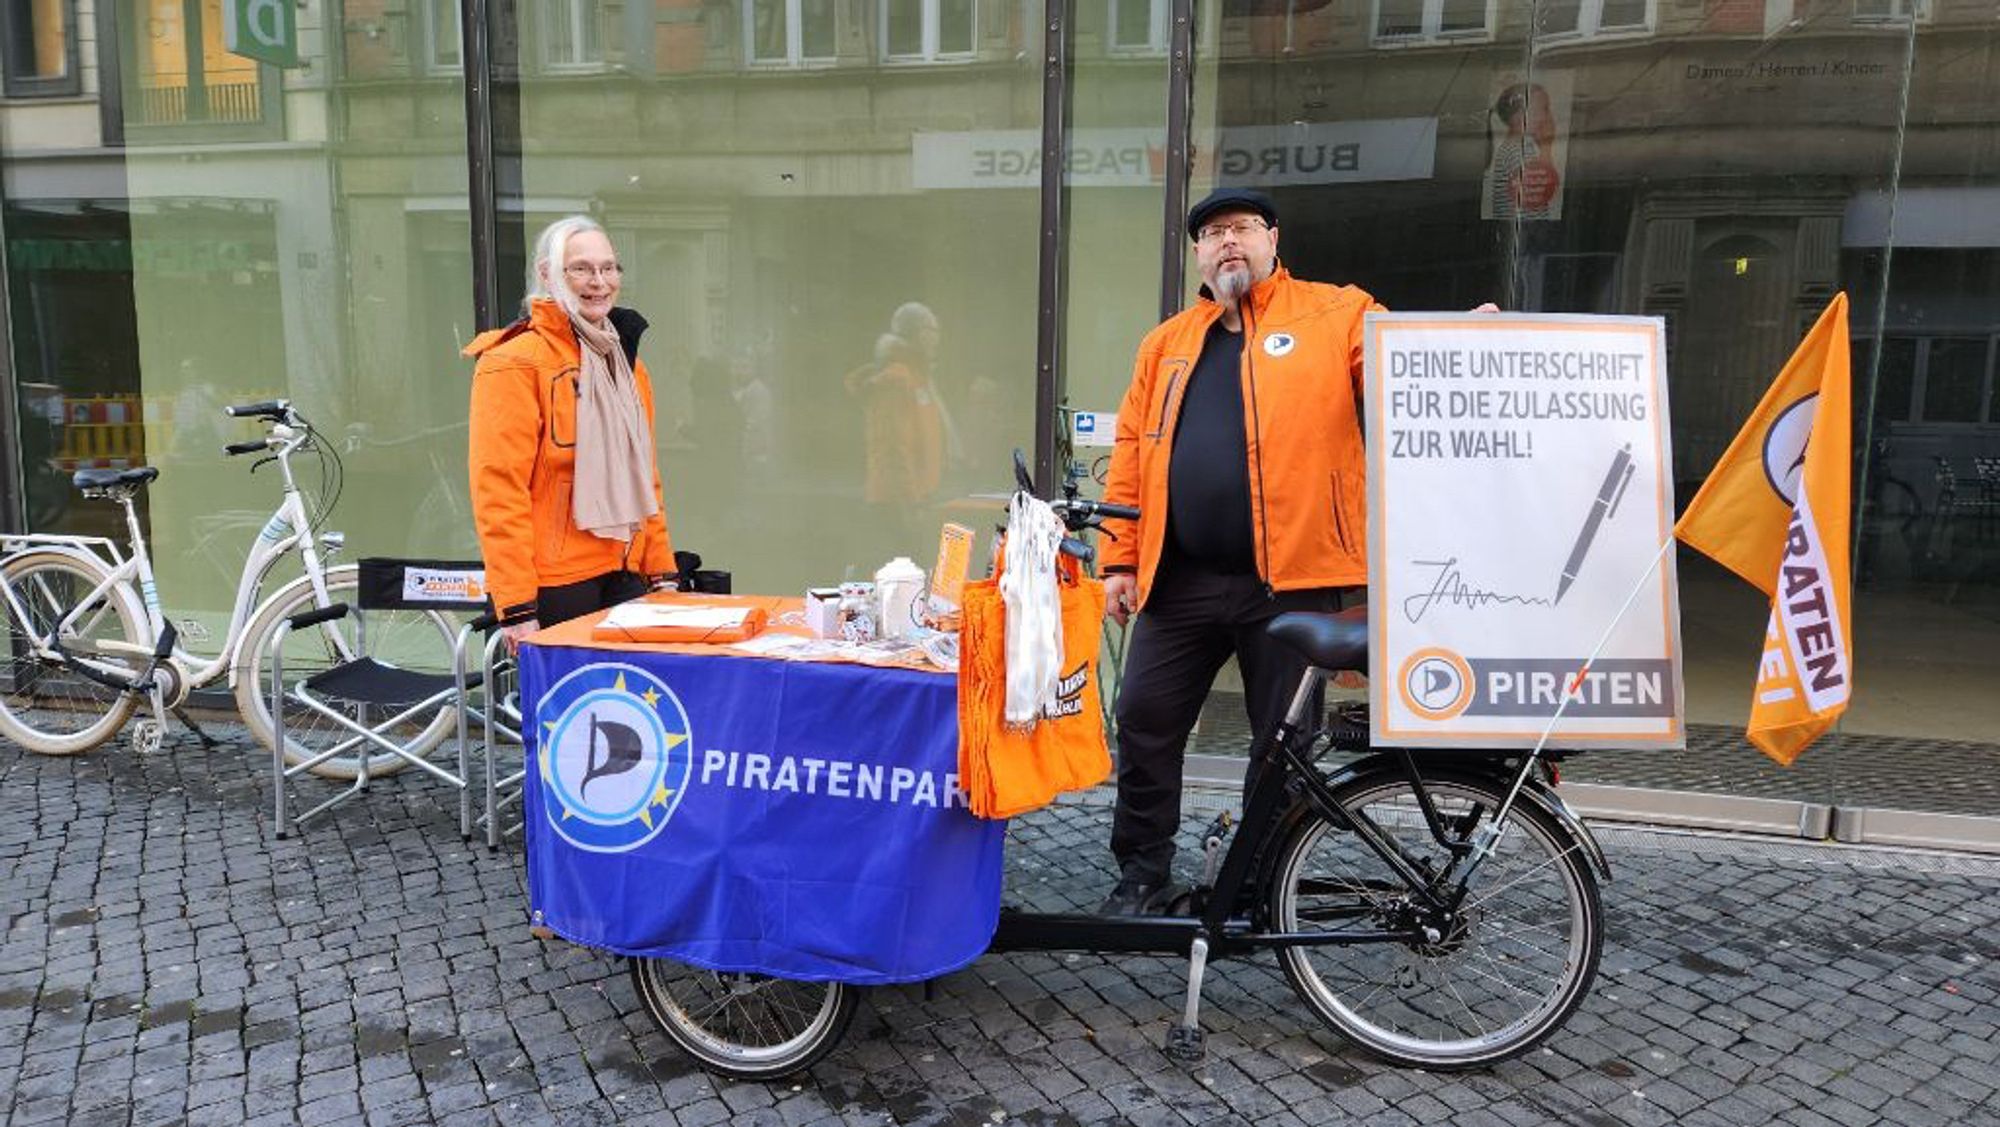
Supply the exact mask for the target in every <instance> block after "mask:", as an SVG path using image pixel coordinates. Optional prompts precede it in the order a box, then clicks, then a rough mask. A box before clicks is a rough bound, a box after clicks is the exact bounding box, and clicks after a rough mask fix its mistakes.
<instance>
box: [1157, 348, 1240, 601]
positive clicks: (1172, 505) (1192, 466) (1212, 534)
mask: <svg viewBox="0 0 2000 1127" xmlns="http://www.w3.org/2000/svg"><path fill="white" fill-rule="evenodd" d="M1242 371H1243V334H1242V333H1240V332H1234V333H1232V332H1230V331H1229V330H1228V329H1227V328H1225V327H1223V324H1222V322H1221V321H1217V322H1216V323H1215V324H1214V325H1213V326H1211V327H1210V328H1209V330H1208V337H1207V339H1205V340H1203V341H1202V345H1201V357H1200V359H1198V360H1196V361H1195V365H1194V370H1193V371H1192V372H1190V373H1189V374H1188V386H1187V390H1186V391H1184V392H1182V393H1181V411H1180V419H1179V421H1178V422H1177V423H1176V424H1175V430H1174V450H1173V458H1172V460H1171V461H1170V462H1169V463H1168V466H1167V545H1168V547H1169V549H1170V550H1171V551H1173V552H1174V553H1176V554H1177V555H1179V556H1181V557H1183V558H1185V559H1187V560H1190V561H1192V562H1194V563H1197V564H1199V565H1201V566H1202V567H1205V568H1208V569H1209V570H1211V571H1218V572H1224V573H1229V574H1238V573H1247V572H1254V571H1256V570H1257V550H1256V547H1255V544H1254V541H1253V537H1252V533H1251V523H1250V446H1249V443H1248V441H1247V440H1245V438H1244V429H1243V379H1242Z"/></svg>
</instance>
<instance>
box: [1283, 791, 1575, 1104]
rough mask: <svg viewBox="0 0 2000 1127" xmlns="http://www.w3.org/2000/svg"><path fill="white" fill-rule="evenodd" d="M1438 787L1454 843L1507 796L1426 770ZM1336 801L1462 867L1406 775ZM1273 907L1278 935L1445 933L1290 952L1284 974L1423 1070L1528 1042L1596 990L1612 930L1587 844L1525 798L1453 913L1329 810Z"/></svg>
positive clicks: (1286, 853) (1340, 1024)
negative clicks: (1427, 898)
mask: <svg viewBox="0 0 2000 1127" xmlns="http://www.w3.org/2000/svg"><path fill="white" fill-rule="evenodd" d="M1425 789H1426V790H1427V791H1428V792H1429V795H1430V797H1431V799H1432V800H1433V802H1434V803H1435V804H1436V811H1437V814H1438V816H1439V818H1440V819H1441V821H1442V822H1443V824H1444V826H1445V827H1446V830H1447V834H1448V836H1449V837H1451V838H1453V839H1462V838H1463V837H1464V836H1465V835H1466V834H1467V833H1469V832H1470V831H1471V830H1472V828H1473V827H1474V826H1476V825H1483V824H1485V823H1488V822H1490V821H1491V819H1492V815H1493V812H1494V811H1495V810H1497V809H1498V808H1499V807H1500V803H1501V800H1502V798H1503V797H1504V796H1505V791H1504V789H1502V788H1501V787H1500V786H1498V785H1496V784H1494V783H1492V782H1489V781H1486V780H1483V779H1475V778H1470V777H1466V778H1457V777H1453V778H1429V779H1426V780H1425ZM1334 799H1335V801H1336V802H1338V803H1339V804H1340V808H1341V809H1342V810H1345V811H1350V812H1354V813H1365V814H1366V815H1367V816H1368V818H1369V819H1370V820H1372V821H1373V822H1374V823H1375V824H1376V825H1377V826H1379V827H1381V829H1382V830H1383V832H1384V833H1386V834H1387V835H1388V836H1389V837H1390V838H1391V839H1393V840H1394V842H1395V843H1396V847H1397V849H1398V851H1399V852H1401V854H1402V855H1403V858H1404V859H1405V860H1407V861H1409V862H1410V863H1411V864H1412V865H1413V866H1414V867H1416V868H1417V870H1418V871H1419V872H1430V873H1436V872H1442V871H1444V870H1445V869H1446V868H1447V867H1448V866H1451V865H1452V864H1453V861H1452V859H1451V857H1450V855H1449V853H1448V852H1447V851H1446V850H1445V849H1444V848H1443V847H1442V846H1440V845H1439V844H1438V843H1437V841H1436V840H1435V838H1434V837H1433V836H1432V834H1431V832H1430V829H1429V826H1428V825H1427V824H1426V822H1425V819H1424V816H1423V813H1422V811H1421V809H1420V808H1419V807H1418V805H1417V803H1416V799H1415V795H1414V793H1413V792H1412V790H1411V787H1410V783H1409V781H1408V780H1407V779H1404V778H1401V777H1398V776H1386V775H1370V776H1365V777H1363V778H1360V779H1357V780H1355V781H1354V782H1351V783H1349V784H1347V785H1346V786H1344V787H1342V788H1341V789H1340V790H1339V791H1338V792H1336V793H1335V795H1334ZM1459 863H1460V864H1462V863H1463V862H1459ZM1271 914H1272V923H1273V926H1274V927H1275V928H1276V929H1277V930H1279V931H1281V932H1325V933H1329V934H1331V935H1338V934H1340V933H1342V932H1347V933H1352V934H1356V935H1357V936H1358V935H1360V934H1365V933H1374V932H1382V931H1407V930H1410V929H1412V928H1418V927H1430V928H1432V929H1433V931H1434V932H1435V933H1436V934H1437V938H1436V939H1435V940H1434V941H1431V942H1361V943H1355V944H1353V945H1321V946H1297V947H1286V948H1283V949H1282V950H1280V952H1279V962H1280V963H1281V964H1282V965H1283V966H1284V969H1285V977H1286V978H1287V979H1289V980H1290V981H1291V984H1292V988H1293V989H1294V990H1295V991H1297V993H1298V995H1299V997H1300V998H1301V999H1302V1000H1303V1001H1304V1002H1305V1003H1306V1004H1307V1005H1308V1006H1310V1007H1311V1008H1312V1010H1313V1012H1314V1013H1315V1014H1317V1015H1318V1016H1319V1017H1320V1019H1321V1020H1323V1021H1325V1022H1326V1023H1327V1024H1328V1025H1331V1026H1333V1028H1334V1029H1336V1030H1338V1031H1339V1032H1340V1033H1342V1034H1343V1035H1345V1036H1346V1037H1347V1038H1348V1039H1350V1040H1352V1041H1353V1042H1354V1043H1355V1044H1357V1045H1359V1046H1361V1047H1362V1048H1364V1049H1366V1050H1368V1051H1369V1052H1371V1053H1373V1054H1375V1055H1376V1056H1379V1057H1382V1058H1383V1059H1385V1060H1389V1061H1393V1062H1395V1063H1397V1064H1401V1065H1407V1066H1410V1067H1413V1068H1432V1069H1444V1070H1449V1069H1459V1068H1474V1067H1479V1066H1482V1065H1489V1064H1494V1063H1496V1062H1498V1061H1502V1060H1506V1059H1507V1058H1509V1057H1512V1056H1516V1055H1518V1054H1520V1053H1523V1052H1526V1051H1527V1050H1528V1049H1529V1048H1531V1047H1533V1046H1534V1045H1535V1044H1536V1043H1537V1042H1539V1041H1540V1040H1541V1039H1542V1038H1544V1037H1546V1036H1548V1035H1549V1034H1550V1033H1551V1032H1553V1031H1554V1030H1555V1029H1556V1027H1557V1026H1560V1025H1561V1024H1562V1023H1563V1021H1564V1019H1566V1018H1567V1017H1569V1015H1570V1013H1571V1012H1573V1011H1574V1010H1575V1009H1576V1007H1577V1005H1578V1004H1579V1003H1581V1002H1582V1001H1583V997H1584V994H1585V992H1586V991H1588V990H1589V988H1590V981H1591V979H1592V977H1593V976H1594V975H1595V974H1596V972H1597V960H1598V955H1599V952H1600V951H1601V950H1602V947H1603V942H1604V925H1603V921H1602V908H1601V907H1600V903H1599V900H1598V893H1597V880H1596V877H1595V876H1594V875H1593V874H1592V872H1591V870H1590V863H1589V861H1588V860H1586V859H1585V857H1584V854H1583V848H1582V846H1581V844H1580V843H1578V842H1577V841H1576V840H1575V839H1574V838H1572V837H1571V836H1570V835H1569V834H1568V833H1567V832H1566V831H1565V830H1563V829H1562V827H1561V826H1559V825H1558V824H1557V823H1556V822H1555V820H1554V819H1552V818H1550V817H1549V816H1548V815H1546V814H1544V813H1543V812H1542V811H1541V810H1539V809H1536V808H1535V807H1534V806H1532V805H1531V804H1530V803H1529V802H1528V801H1526V800H1525V799H1523V800H1521V801H1519V802H1516V803H1515V804H1514V806H1513V807H1512V808H1511V809H1510V810H1509V811H1508V813H1507V820H1506V823H1505V824H1504V826H1503V827H1502V833H1501V835H1500V837H1499V839H1498V840H1497V842H1496V843H1495V845H1494V851H1493V854H1492V856H1490V857H1489V858H1487V859H1486V861H1485V862H1484V863H1483V864H1481V865H1480V867H1479V869H1478V870H1477V872H1475V873H1474V875H1473V880H1472V883H1471V886H1470V888H1469V889H1468V890H1467V893H1466V896H1465V899H1464V901H1463V903H1462V904H1460V905H1458V907H1457V909H1456V910H1455V911H1453V912H1451V913H1449V914H1448V915H1442V914H1438V913H1435V912H1432V911H1428V910H1426V909H1425V908H1424V907H1423V905H1422V904H1421V901H1420V898H1419V897H1418V896H1417V895H1416V894H1415V892H1414V891H1413V890H1412V889H1411V888H1410V886H1409V885H1408V884H1407V883H1406V882H1405V881H1404V880H1403V878H1401V877H1400V876H1398V875H1397V874H1396V872H1395V871H1394V870H1392V869H1391V868H1390V867H1389V866H1388V865H1387V864H1386V863H1385V862H1384V861H1383V860H1382V859H1381V857H1380V856H1378V855H1377V854H1376V853H1375V852H1374V851H1373V850H1372V849H1370V848H1369V847H1368V846H1367V845H1366V844H1365V843H1363V842H1362V841H1361V840H1360V838H1359V837H1357V836H1356V835H1355V834H1354V833H1352V832H1350V831H1347V830H1344V829H1340V828H1338V827H1336V826H1334V825H1333V824H1331V823H1329V822H1327V821H1326V820H1325V819H1323V818H1321V817H1319V816H1318V815H1312V816H1310V817H1308V818H1306V819H1305V820H1304V821H1303V822H1301V823H1300V824H1299V825H1298V826H1297V828H1296V829H1294V831H1293V832H1292V834H1291V836H1290V837H1289V839H1288V840H1287V841H1286V842H1285V845H1284V848H1283V850H1282V852H1280V854H1279V860H1278V864H1277V873H1276V879H1275V881H1274V882H1273V884H1272V889H1271Z"/></svg>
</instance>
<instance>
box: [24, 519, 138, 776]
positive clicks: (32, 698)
mask: <svg viewBox="0 0 2000 1127" xmlns="http://www.w3.org/2000/svg"><path fill="white" fill-rule="evenodd" d="M4 568H5V571H6V576H7V583H8V586H10V587H11V588H12V589H13V592H14V598H13V600H12V601H11V602H6V603H5V605H4V606H0V620H4V625H0V630H4V631H5V636H4V637H0V733H5V734H6V736H7V737H8V738H9V739H12V740H13V741H14V742H16V743H18V744H20V745H21V746H22V747H25V748H27V749H28V750H29V751H33V752H39V753H40V754H42V755H75V754H77V753H78V752H83V751H88V750H90V749H91V748H93V747H96V746H97V745H98V744H101V743H103V742H104V741H106V740H108V739H110V738H111V737H112V736H113V735H115V734H117V732H118V729H119V728H121V727H123V726H124V724H125V721H126V719H127V718H129V717H130V716H131V715H132V709H133V708H134V707H135V706H136V705H137V704H138V699H137V698H136V697H134V696H133V695H132V694H131V693H126V692H120V691H119V690H118V689H116V688H113V687H112V686H110V685H106V684H102V683H100V682H98V681H94V680H92V679H91V678H89V677H87V676H85V675H84V673H83V672H82V671H80V670H78V669H76V668H73V667H71V666H69V665H66V664H64V662H63V661H62V659H61V658H60V657H58V656H57V655H56V653H55V652H54V650H53V649H51V648H45V646H44V645H43V643H44V642H47V641H49V640H50V638H51V631H52V630H54V628H55V626H56V624H57V623H60V622H62V621H63V620H64V618H65V617H68V616H69V612H70V611H71V609H72V608H74V607H76V606H78V604H79V603H80V602H81V601H82V600H83V599H84V598H85V597H86V596H88V595H89V594H90V593H91V592H92V591H94V590H96V589H97V586H98V584H100V583H102V582H103V581H104V579H105V576H106V575H107V574H109V573H108V572H106V571H105V570H104V568H103V567H102V566H101V565H98V564H96V563H94V562H92V561H86V560H84V559H82V558H80V557H78V556H75V555H72V554H69V553H66V552H37V551H28V552H24V553H22V554H21V555H17V556H15V557H13V558H12V559H9V560H7V561H6V563H5V564H4ZM23 616H25V617H23ZM143 622H144V619H143V617H142V616H141V612H140V610H139V608H138V606H137V605H136V602H135V600H134V598H133V596H132V594H131V592H130V591H129V590H128V589H125V588H122V587H114V588H112V589H110V590H108V591H107V592H106V593H104V594H103V595H100V596H98V598H97V599H96V601H95V602H93V603H92V604H90V605H88V606H85V607H83V609H82V610H81V612H80V613H78V614H76V615H75V616H74V617H73V618H71V619H70V621H69V623H68V624H67V625H65V626H63V627H62V629H61V630H60V631H59V632H58V633H57V634H55V636H54V642H55V643H56V644H57V645H60V646H61V648H62V652H63V653H64V654H67V655H68V656H69V657H70V658H72V659H73V660H75V661H80V662H88V663H90V664H91V665H92V666H93V667H95V668H96V669H97V670H98V671H99V672H102V673H105V674H108V675H110V676H112V677H114V678H115V677H117V676H118V675H119V674H123V675H124V676H125V677H126V678H128V679H129V678H131V677H133V676H136V675H137V674H138V673H139V671H140V670H141V669H143V668H144V664H145V659H144V658H143V657H141V656H140V654H141V653H142V652H143V648H144V645H145V641H144V639H145V631H144V626H143ZM106 642H112V643H123V644H124V645H125V646H126V647H129V648H126V649H124V650H122V651H114V652H107V651H106V649H105V648H104V643H106Z"/></svg>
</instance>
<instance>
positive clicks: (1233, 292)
mask: <svg viewBox="0 0 2000 1127" xmlns="http://www.w3.org/2000/svg"><path fill="white" fill-rule="evenodd" d="M1249 292H1250V271H1249V270H1247V269H1244V270H1225V271H1223V272H1222V273H1220V274H1217V275H1216V276H1215V300H1216V301H1218V302H1220V303H1222V304H1223V305H1235V304H1236V303H1237V302H1239V301H1242V300H1243V295H1244V294H1247V293H1249Z"/></svg>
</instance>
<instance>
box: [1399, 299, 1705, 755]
mask: <svg viewBox="0 0 2000 1127" xmlns="http://www.w3.org/2000/svg"><path fill="white" fill-rule="evenodd" d="M1366 333H1367V377H1368V395H1367V399H1368V402H1367V411H1368V481H1369V504H1368V577H1369V583H1368V596H1369V598H1368V601H1369V605H1370V607H1371V608H1373V610H1372V613H1371V615H1370V630H1371V637H1370V639H1369V666H1370V668H1369V695H1370V697H1371V708H1370V715H1371V718H1372V719H1371V722H1372V725H1373V729H1374V731H1373V737H1374V742H1375V743H1376V744H1377V745H1378V746H1394V745H1426V744H1428V745H1447V746H1461V747H1531V746H1533V745H1534V743H1535V742H1536V740H1537V739H1539V738H1540V736H1541V734H1542V731H1543V730H1544V729H1545V728H1546V727H1547V726H1548V722H1549V718H1550V717H1551V716H1553V715H1554V714H1555V710H1556V706H1557V704H1558V703H1559V702H1560V701H1561V699H1562V693H1563V692H1564V691H1565V690H1566V689H1567V691H1568V692H1570V693H1571V698H1570V702H1569V705H1568V707H1567V708H1565V709H1564V711H1563V716H1562V722H1561V724H1560V725H1559V726H1558V727H1557V728H1556V731H1555V734H1554V736H1553V737H1552V738H1551V739H1550V741H1549V744H1550V746H1551V747H1599V746H1606V745H1625V746H1646V747H1661V746H1670V747H1679V746H1682V745H1683V742H1684V740H1685V735H1684V732H1683V726H1682V695H1681V655H1680V605H1679V600H1678V597H1677V594H1676V591H1677V588H1676V584H1675V581H1674V566H1673V553H1672V552H1671V551H1669V552H1668V553H1667V554H1666V558H1665V559H1664V560H1662V561H1661V564H1660V566H1659V568H1658V569H1657V570H1656V571H1654V573H1653V574H1652V576H1651V577H1650V578H1648V579H1647V580H1646V585H1645V587H1644V588H1643V589H1642V590H1641V591H1640V593H1639V595H1638V597H1637V598H1636V599H1634V600H1633V601H1632V603H1631V607H1630V609H1629V610H1627V611H1626V613H1625V616H1624V618H1623V619H1618V613H1619V610H1620V608H1621V607H1624V606H1625V603H1626V599H1627V597H1628V596H1630V595H1631V594H1632V591H1633V588H1634V585H1635V584H1638V583H1639V582H1640V577H1641V576H1643V575H1645V573H1646V569H1647V567H1648V566H1649V565H1650V564H1651V563H1652V561H1653V558H1654V557H1655V556H1656V555H1658V554H1659V550H1660V545H1662V544H1663V543H1665V542H1666V540H1667V538H1668V536H1669V535H1671V529H1672V527H1673V518H1674V500H1673V472H1672V468H1671V458H1670V451H1669V445H1668V433H1669V432H1668V429H1667V378H1666V369H1665V364H1666V353H1665V348H1664V345H1663V330H1662V325H1661V322H1660V320H1659V319H1658V318H1652V317H1590V316H1580V315H1569V314H1535V315H1531V314H1484V313H1455V314H1447V313H1428V314H1427V313H1387V314H1384V313H1371V314H1369V315H1368V320H1367V330H1366ZM1614 619H1616V620H1618V627H1617V629H1616V631H1615V632H1614V633H1613V634H1612V635H1611V637H1610V641H1609V642H1608V644H1606V645H1605V647H1604V650H1603V652H1602V654H1601V655H1600V656H1599V657H1598V659H1597V660H1596V661H1594V662H1592V663H1591V664H1590V667H1589V669H1588V670H1587V671H1583V672H1581V673H1579V671H1580V670H1582V667H1583V664H1584V661H1585V659H1586V658H1588V657H1589V656H1590V654H1591V652H1592V650H1593V649H1594V648H1595V647H1596V645H1597V643H1598V641H1599V639H1601V638H1603V637H1604V636H1605V631H1606V629H1607V628H1609V627H1610V626H1611V624H1612V622H1613V620H1614Z"/></svg>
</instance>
